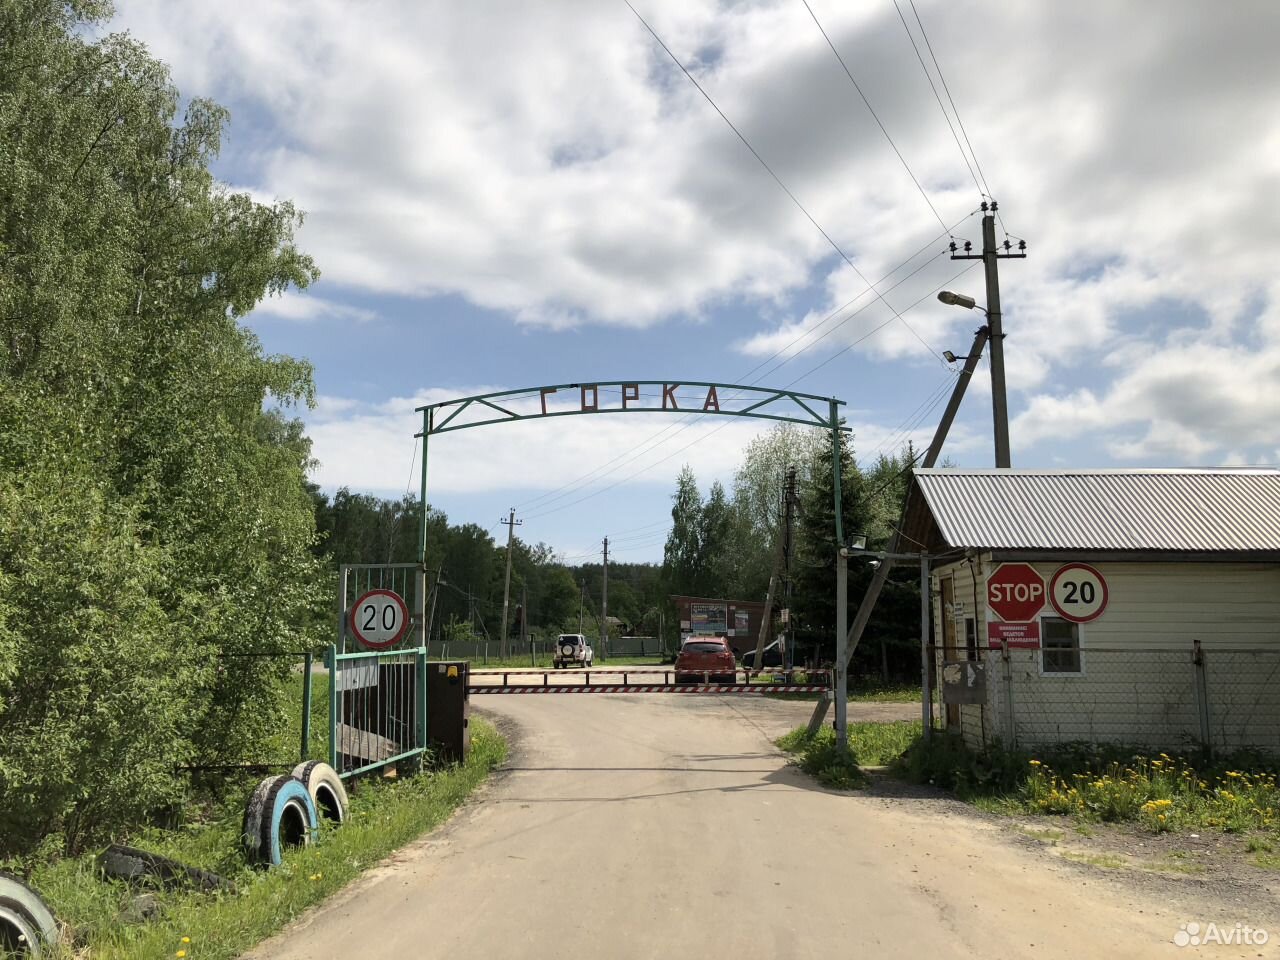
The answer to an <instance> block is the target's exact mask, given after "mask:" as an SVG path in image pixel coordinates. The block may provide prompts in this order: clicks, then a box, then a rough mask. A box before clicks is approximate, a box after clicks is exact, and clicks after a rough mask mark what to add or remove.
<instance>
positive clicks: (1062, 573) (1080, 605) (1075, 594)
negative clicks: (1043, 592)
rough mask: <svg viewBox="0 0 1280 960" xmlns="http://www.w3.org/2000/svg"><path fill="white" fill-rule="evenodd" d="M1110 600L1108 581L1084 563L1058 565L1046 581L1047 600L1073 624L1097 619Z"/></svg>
mask: <svg viewBox="0 0 1280 960" xmlns="http://www.w3.org/2000/svg"><path fill="white" fill-rule="evenodd" d="M1109 599H1110V595H1109V593H1108V591H1107V581H1106V580H1105V579H1104V578H1103V576H1102V574H1101V573H1099V572H1098V571H1097V570H1095V569H1094V568H1093V567H1091V566H1089V565H1088V564H1087V563H1068V564H1067V565H1066V566H1063V567H1059V568H1058V571H1057V572H1056V573H1055V574H1054V575H1053V579H1052V580H1051V581H1050V582H1049V602H1050V603H1052V604H1053V609H1055V610H1057V611H1058V613H1059V614H1060V615H1061V616H1062V617H1063V618H1064V619H1067V620H1070V621H1072V622H1073V623H1088V622H1089V621H1090V620H1097V619H1098V617H1100V616H1102V612H1103V611H1104V610H1106V609H1107V601H1108V600H1109Z"/></svg>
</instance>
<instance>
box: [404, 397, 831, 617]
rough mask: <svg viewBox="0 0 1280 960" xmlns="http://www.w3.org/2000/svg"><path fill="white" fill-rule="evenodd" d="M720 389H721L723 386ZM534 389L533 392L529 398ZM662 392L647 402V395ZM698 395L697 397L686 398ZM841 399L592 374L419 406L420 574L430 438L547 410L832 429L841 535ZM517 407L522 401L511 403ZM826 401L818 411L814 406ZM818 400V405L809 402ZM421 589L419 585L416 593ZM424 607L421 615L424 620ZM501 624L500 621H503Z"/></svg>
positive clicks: (542, 414)
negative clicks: (607, 397)
mask: <svg viewBox="0 0 1280 960" xmlns="http://www.w3.org/2000/svg"><path fill="white" fill-rule="evenodd" d="M642 387H657V388H659V389H660V390H661V392H660V393H659V394H642V392H641V388H642ZM682 387H688V388H696V389H697V390H699V391H700V392H701V394H702V396H701V406H700V407H699V406H692V407H690V406H684V407H681V406H680V402H681V401H682V400H683V401H684V402H685V403H689V402H690V400H691V398H690V397H689V396H688V395H687V391H686V394H685V396H683V397H682V396H680V394H679V391H680V389H681V388H682ZM566 391H576V400H577V403H576V405H575V404H574V403H573V402H570V403H568V404H567V405H566V404H564V402H563V400H559V401H556V400H553V401H552V406H550V407H549V406H548V400H549V399H551V398H553V397H555V395H556V394H559V393H562V392H566ZM722 391H723V393H722ZM602 392H604V393H610V392H616V393H617V395H618V398H619V399H618V402H617V403H616V405H609V404H608V403H602V402H601V398H600V395H601V393H602ZM535 397H536V400H535ZM655 399H657V400H660V402H659V403H656V404H655V403H653V402H652V401H653V400H655ZM692 402H693V403H695V404H696V403H697V402H698V401H697V398H692ZM843 405H844V401H843V400H837V399H836V398H835V397H821V396H818V395H817V394H812V393H799V392H797V391H795V390H786V389H773V388H771V387H757V386H749V385H747V384H739V383H714V382H711V381H705V380H682V381H675V380H598V381H595V382H591V383H559V384H552V385H550V386H543V387H525V388H524V389H520V390H501V391H498V392H496V393H484V394H478V395H476V396H473V397H460V398H459V399H457V400H444V401H441V402H440V403H431V404H427V405H426V406H422V407H418V408H417V412H418V413H421V414H422V430H421V432H419V433H417V434H416V435H415V436H417V437H419V438H421V440H422V475H421V485H420V489H419V496H420V499H419V511H420V519H419V531H418V564H419V567H420V570H419V577H421V578H424V579H425V571H426V562H427V465H428V456H427V453H428V441H429V440H430V438H431V437H432V436H433V435H435V434H438V433H449V432H452V431H454V430H466V429H468V428H471V427H483V426H489V425H491V424H495V423H510V422H513V421H517V420H537V419H544V418H546V417H565V416H582V415H588V414H602V413H698V414H707V415H711V416H722V417H746V418H749V419H757V420H774V421H778V422H781V423H795V424H799V425H801V426H807V427H818V428H820V429H824V430H830V431H831V463H832V481H833V484H832V485H833V487H834V491H833V493H834V501H835V502H834V508H835V542H836V543H837V544H843V543H844V520H843V517H842V516H841V510H840V503H841V491H840V434H841V433H848V432H849V428H847V427H842V426H841V425H840V416H839V410H840V407H842V406H843ZM516 407H520V408H521V409H514V408H516ZM823 407H825V408H826V410H825V412H824V413H820V412H819V411H820V410H822V409H823ZM815 408H816V409H815ZM424 593H425V591H423V590H421V589H419V596H420V597H421V596H423V595H424ZM425 612H426V611H425V609H421V608H420V609H419V616H420V617H422V620H423V622H425V616H424V614H425ZM504 629H505V625H504Z"/></svg>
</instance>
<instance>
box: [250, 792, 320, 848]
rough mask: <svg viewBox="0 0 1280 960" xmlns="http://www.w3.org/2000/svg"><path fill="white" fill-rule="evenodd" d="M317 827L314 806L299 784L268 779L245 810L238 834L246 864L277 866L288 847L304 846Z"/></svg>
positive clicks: (308, 842) (252, 797)
mask: <svg viewBox="0 0 1280 960" xmlns="http://www.w3.org/2000/svg"><path fill="white" fill-rule="evenodd" d="M317 826H318V822H317V817H316V805H315V802H314V801H313V800H312V799H311V794H310V793H309V792H308V791H307V788H306V787H305V786H304V785H303V783H302V781H300V780H295V779H294V778H293V777H283V776H282V777H267V779H265V780H263V781H262V782H261V783H260V784H258V786H257V789H255V790H254V791H253V794H252V796H250V797H249V802H248V803H247V804H245V808H244V826H243V828H242V830H241V835H242V838H243V840H244V847H245V853H246V854H247V855H248V858H249V862H250V863H253V864H257V865H259V866H265V867H276V866H279V865H280V863H281V861H282V860H283V858H284V851H285V849H286V848H287V847H291V846H307V845H308V844H310V843H311V838H312V836H313V835H314V833H315V830H316V827H317Z"/></svg>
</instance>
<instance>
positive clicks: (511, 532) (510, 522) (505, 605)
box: [498, 507, 524, 660]
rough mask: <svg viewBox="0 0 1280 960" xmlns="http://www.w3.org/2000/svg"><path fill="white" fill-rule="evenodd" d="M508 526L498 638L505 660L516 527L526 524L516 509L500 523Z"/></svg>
mask: <svg viewBox="0 0 1280 960" xmlns="http://www.w3.org/2000/svg"><path fill="white" fill-rule="evenodd" d="M498 522H499V523H505V524H506V525H507V577H506V580H505V581H504V582H503V585H502V629H501V630H500V631H499V633H500V634H501V635H500V636H499V638H498V656H499V657H501V658H502V659H503V660H505V659H507V624H508V623H510V621H509V620H508V619H507V614H508V613H509V612H510V608H511V547H512V544H513V542H514V541H515V532H516V527H518V526H520V525H521V524H522V523H524V521H523V520H517V519H516V508H515V507H512V508H511V515H510V516H509V517H507V519H505V520H500V521H498Z"/></svg>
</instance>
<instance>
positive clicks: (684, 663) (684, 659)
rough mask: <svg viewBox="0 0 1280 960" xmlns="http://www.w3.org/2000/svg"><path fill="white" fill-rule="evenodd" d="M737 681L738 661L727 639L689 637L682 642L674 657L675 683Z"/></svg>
mask: <svg viewBox="0 0 1280 960" xmlns="http://www.w3.org/2000/svg"><path fill="white" fill-rule="evenodd" d="M704 677H705V679H704ZM737 682H738V663H737V661H736V660H734V658H733V650H732V649H730V647H729V641H728V640H726V639H725V638H724V637H692V638H690V639H688V640H686V641H685V642H684V646H682V647H681V648H680V653H679V655H678V656H677V657H676V683H737Z"/></svg>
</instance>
